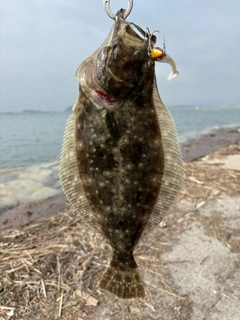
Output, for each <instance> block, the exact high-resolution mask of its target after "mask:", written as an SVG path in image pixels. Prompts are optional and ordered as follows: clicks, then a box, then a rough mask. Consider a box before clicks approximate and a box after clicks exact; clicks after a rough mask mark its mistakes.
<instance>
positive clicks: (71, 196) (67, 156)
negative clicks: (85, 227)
mask: <svg viewBox="0 0 240 320" xmlns="http://www.w3.org/2000/svg"><path fill="white" fill-rule="evenodd" d="M76 107H80V106H79V103H78V104H76V105H75V108H76ZM59 178H60V181H61V184H62V188H63V190H64V192H65V194H66V197H67V199H68V201H69V202H70V204H71V206H72V207H73V209H74V211H75V212H76V213H77V214H78V216H79V217H80V218H81V219H82V220H84V221H85V222H86V223H88V224H89V225H90V226H91V227H93V228H94V229H96V230H97V231H99V232H100V233H101V231H100V228H99V227H98V224H97V221H96V218H95V216H94V214H93V213H92V210H91V208H90V206H89V204H88V201H87V199H86V196H85V194H84V191H83V187H82V183H81V180H80V177H79V173H78V166H77V157H76V150H75V117H74V114H72V115H70V116H69V118H68V122H67V125H66V130H65V135H64V141H63V146H62V153H61V159H60V167H59Z"/></svg>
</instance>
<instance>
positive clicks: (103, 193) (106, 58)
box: [74, 21, 164, 271]
mask: <svg viewBox="0 0 240 320" xmlns="http://www.w3.org/2000/svg"><path fill="white" fill-rule="evenodd" d="M121 23H122V22H119V21H118V22H116V24H115V35H114V36H113V40H112V43H111V45H110V46H108V47H104V48H103V49H102V50H101V52H100V53H99V54H98V57H97V64H96V65H97V67H96V68H95V71H94V72H95V74H94V77H95V79H96V82H98V84H99V87H98V88H95V89H97V90H101V91H104V92H105V93H107V94H108V95H109V97H110V98H111V99H112V100H113V101H115V103H114V104H111V103H109V102H107V101H105V104H106V108H104V107H103V108H102V109H97V108H96V106H95V105H94V104H93V103H92V101H91V100H90V99H89V96H88V95H87V94H86V93H85V91H84V90H82V87H81V84H80V95H79V101H78V103H77V105H76V106H75V110H74V113H75V118H76V129H75V130H76V132H75V142H76V155H77V162H78V170H79V175H80V179H81V182H82V186H83V190H84V193H85V196H86V198H87V200H88V202H89V204H90V207H91V209H92V211H93V213H94V215H95V217H96V219H97V222H98V224H99V226H100V229H101V231H102V233H103V234H104V236H105V237H106V238H107V239H108V241H109V242H110V244H111V246H112V249H113V259H112V261H111V266H112V267H114V268H116V269H119V270H121V271H125V270H129V268H130V269H131V268H133V269H135V268H136V267H137V265H136V262H135V260H134V258H133V250H134V248H135V246H136V244H137V243H138V240H139V238H140V236H141V234H142V232H143V230H144V227H145V225H146V223H147V221H148V219H149V217H150V215H151V213H152V210H153V207H154V205H155V203H156V200H157V196H158V194H159V189H160V186H161V181H162V176H163V170H164V156H163V148H162V139H161V133H160V128H159V124H158V121H157V115H156V111H155V108H154V102H153V83H154V79H155V74H154V65H155V63H154V61H153V59H152V58H151V57H150V56H149V54H148V50H147V46H148V43H147V41H144V40H143V39H142V48H140V49H139V48H138V49H135V48H134V47H131V46H128V45H125V44H124V43H123V42H122V40H121V38H120V37H119V36H117V31H118V24H119V25H120V24H121ZM128 28H130V27H129V26H128ZM129 32H133V31H129ZM94 63H95V62H93V61H92V59H91V58H90V59H87V60H85V62H84V67H83V68H84V69H85V70H86V72H87V71H88V70H90V69H91V70H93V64H94ZM116 101H117V102H116ZM108 104H109V107H110V108H107V105H108Z"/></svg>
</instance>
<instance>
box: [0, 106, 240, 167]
mask: <svg viewBox="0 0 240 320" xmlns="http://www.w3.org/2000/svg"><path fill="white" fill-rule="evenodd" d="M169 110H170V112H171V114H172V116H173V118H174V121H175V124H176V127H177V131H178V133H179V136H180V141H181V142H184V141H185V140H186V139H187V138H194V137H195V136H196V135H199V134H201V133H203V132H206V131H207V130H211V129H213V128H216V127H218V128H220V127H229V126H239V127H240V108H198V107H194V108H169ZM68 116H69V113H67V112H63V113H58V112H56V113H54V112H53V113H32V114H31V113H29V114H28V113H21V114H0V170H8V169H11V168H26V167H28V166H31V165H37V164H41V163H48V162H52V161H56V160H58V159H59V157H60V153H61V145H62V140H63V135H64V130H65V125H66V121H67V118H68Z"/></svg>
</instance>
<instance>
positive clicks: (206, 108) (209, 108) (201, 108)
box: [0, 105, 240, 115]
mask: <svg viewBox="0 0 240 320" xmlns="http://www.w3.org/2000/svg"><path fill="white" fill-rule="evenodd" d="M166 107H167V108H168V109H170V110H172V109H177V110H196V111H218V110H240V106H222V107H218V106H199V105H195V106H170V107H169V106H166ZM65 112H66V113H71V112H72V106H70V107H68V108H66V109H65V110H62V111H56V110H47V111H45V110H32V109H27V110H23V111H19V112H11V111H2V112H0V115H26V114H42V113H43V114H46V113H65Z"/></svg>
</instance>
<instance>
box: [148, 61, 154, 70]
mask: <svg viewBox="0 0 240 320" xmlns="http://www.w3.org/2000/svg"><path fill="white" fill-rule="evenodd" d="M154 66H155V62H154V61H153V60H152V59H151V60H149V61H148V68H149V69H152V68H153V67H154Z"/></svg>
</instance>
